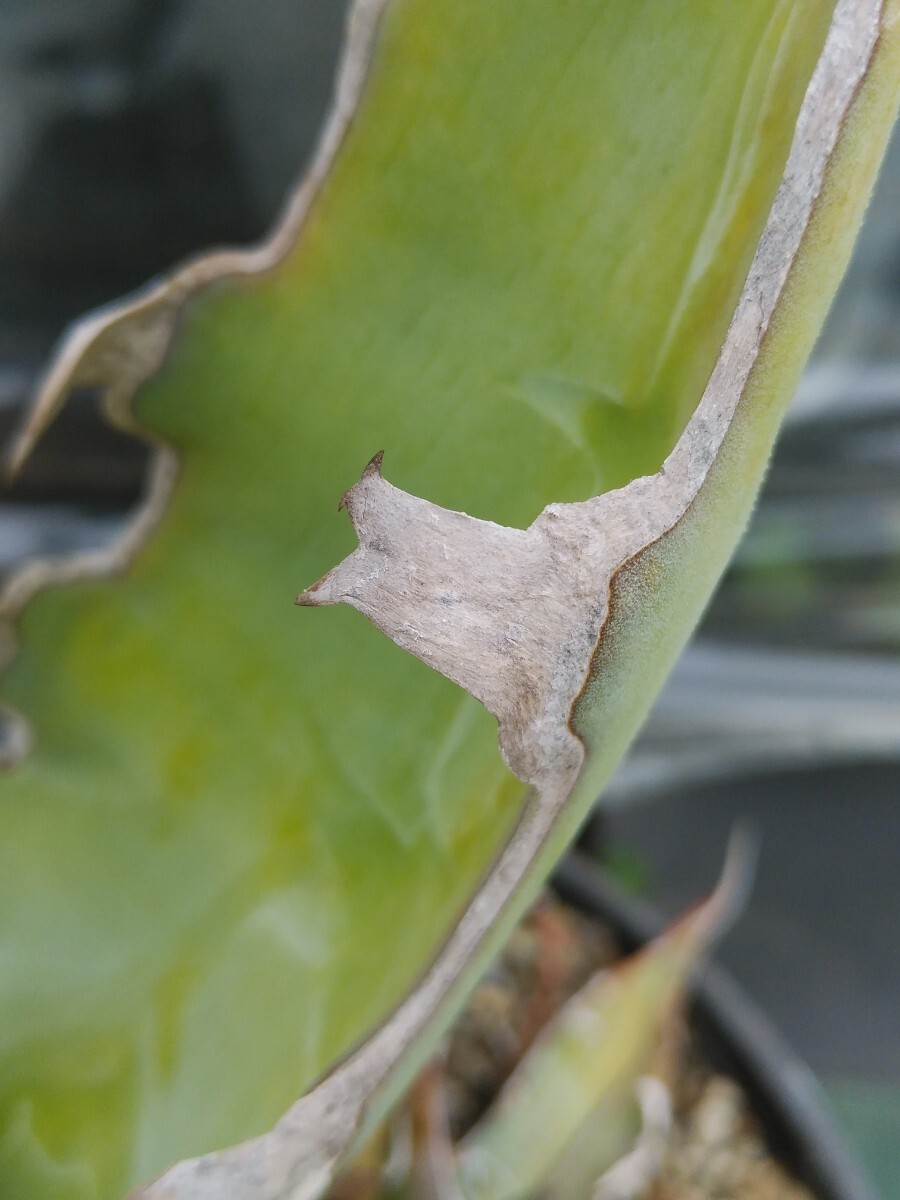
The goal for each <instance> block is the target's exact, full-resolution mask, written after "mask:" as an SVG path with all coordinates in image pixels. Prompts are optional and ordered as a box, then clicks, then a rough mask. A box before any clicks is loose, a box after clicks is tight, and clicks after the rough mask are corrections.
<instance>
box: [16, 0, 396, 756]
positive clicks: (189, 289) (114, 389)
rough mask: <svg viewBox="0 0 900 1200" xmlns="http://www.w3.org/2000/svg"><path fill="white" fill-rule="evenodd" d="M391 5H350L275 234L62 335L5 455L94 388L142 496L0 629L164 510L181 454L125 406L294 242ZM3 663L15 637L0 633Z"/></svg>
mask: <svg viewBox="0 0 900 1200" xmlns="http://www.w3.org/2000/svg"><path fill="white" fill-rule="evenodd" d="M388 3H389V0H355V2H354V4H353V6H352V8H351V10H350V13H349V15H348V18H347V31H346V35H345V39H344V50H343V53H342V57H341V62H340V66H339V68H338V73H337V81H336V85H335V95H334V99H333V102H332V106H331V110H330V112H329V115H328V118H327V120H326V122H325V126H324V128H323V131H322V135H321V137H320V140H319V144H318V147H317V149H316V152H315V154H314V156H313V160H312V163H311V165H310V167H309V170H308V172H307V174H306V175H305V177H304V178H303V180H302V181H301V183H300V185H299V187H298V188H297V190H296V192H295V193H294V194H293V195H292V196H291V197H290V199H289V200H288V203H287V205H286V208H285V211H284V213H283V215H282V217H281V218H280V220H279V222H278V224H277V226H276V227H275V229H274V230H273V232H272V233H271V234H270V235H269V236H267V237H266V238H265V239H264V240H263V241H262V242H261V243H260V244H259V245H258V246H254V247H250V248H247V249H225V250H216V251H213V252H212V253H209V254H202V255H199V256H197V257H196V258H193V259H191V260H189V261H188V262H187V263H185V264H184V265H183V266H181V267H179V268H178V269H177V270H175V271H173V272H172V273H171V274H169V275H167V276H164V277H163V278H161V279H160V280H157V281H155V282H152V283H150V284H149V285H148V286H147V287H145V288H142V289H141V290H140V291H138V292H137V293H136V294H134V295H133V296H131V297H129V298H126V299H125V300H122V301H118V302H116V303H113V304H110V305H107V306H105V307H103V308H101V309H98V310H97V311H95V312H93V313H89V314H88V315H87V316H85V317H82V318H81V319H80V320H78V321H77V322H76V323H75V324H74V325H73V326H72V327H71V328H70V329H69V330H68V331H67V332H66V333H65V334H64V335H63V338H62V341H61V343H60V345H59V347H58V348H57V350H56V352H55V354H54V356H53V358H52V360H51V363H50V366H49V368H48V369H47V371H46V373H45V374H44V376H43V378H42V380H41V382H40V384H39V385H38V388H37V391H36V393H35V396H34V398H33V400H32V403H31V405H30V407H29V410H28V412H27V413H26V414H25V418H24V420H23V422H22V425H21V427H20V428H19V430H18V431H17V433H16V436H15V438H14V439H13V441H12V443H11V445H10V447H9V449H8V452H7V454H6V471H7V474H8V476H10V477H12V478H14V477H15V476H16V475H17V474H18V472H19V471H20V470H21V469H22V468H23V466H24V465H25V463H26V462H27V460H28V458H29V457H30V455H31V453H32V452H33V450H34V447H35V446H36V444H37V442H38V441H39V440H40V438H41V436H42V435H43V433H44V431H45V430H46V429H47V427H48V426H49V425H50V424H51V423H52V421H53V420H54V418H55V417H56V416H57V414H58V413H59V412H60V410H61V409H62V407H63V406H64V405H65V403H66V400H67V399H68V397H69V396H70V395H71V393H72V392H73V391H74V390H76V389H78V388H94V389H97V390H98V392H99V396H100V403H101V406H102V409H103V412H104V414H105V415H106V417H107V419H108V420H109V421H110V422H111V424H113V425H115V426H117V427H118V428H120V429H122V430H124V431H125V432H126V433H129V434H132V435H134V436H136V437H138V438H140V439H141V440H143V441H146V442H148V443H149V444H150V445H151V447H152V448H153V451H154V453H153V460H152V463H151V466H150V469H149V472H148V478H147V482H146V486H145V495H144V499H143V501H142V503H141V505H140V507H139V509H138V510H137V511H136V513H135V515H134V517H133V518H132V520H131V521H130V522H129V524H128V526H127V528H126V529H125V531H124V532H123V534H122V536H121V537H120V538H118V539H117V540H116V541H115V542H114V543H113V544H112V545H111V546H109V547H108V548H106V549H103V550H101V551H92V552H87V553H79V554H73V555H69V556H66V557H60V558H47V559H39V560H36V561H33V562H30V563H28V564H26V565H25V566H24V567H23V568H22V569H21V570H20V571H18V572H16V573H15V574H14V575H12V576H11V577H10V579H9V580H8V581H7V583H6V585H5V587H4V589H3V591H2V593H0V622H2V623H3V624H5V625H9V624H10V623H12V622H13V621H15V619H16V617H18V615H19V614H20V613H21V612H22V610H23V609H24V608H25V606H26V605H27V604H28V603H29V601H30V600H31V599H32V598H33V597H34V596H35V595H36V594H37V593H38V592H39V591H43V590H44V589H45V588H47V587H54V586H56V585H59V584H65V583H70V582H74V581H76V580H81V579H94V578H101V577H104V576H111V575H116V574H118V573H120V572H122V571H124V570H126V569H127V567H128V565H129V563H131V562H132V560H133V559H134V557H135V556H136V555H137V554H138V553H139V552H140V550H141V547H142V546H143V545H144V543H145V542H146V540H147V538H148V537H150V535H151V534H152V532H153V530H154V529H155V527H156V525H157V524H158V523H159V520H160V518H161V517H162V515H163V513H164V512H165V510H166V507H167V505H168V502H169V498H170V497H171V495H172V491H173V488H174V486H175V481H176V479H177V475H178V455H177V453H176V451H175V449H174V448H173V447H171V446H169V445H167V444H166V443H165V442H163V441H162V440H161V439H160V438H159V436H158V435H156V434H155V433H154V432H153V431H152V430H150V429H148V428H147V427H146V426H145V425H144V424H143V423H142V422H141V421H139V420H138V418H137V417H136V415H135V414H134V412H133V410H132V408H131V404H132V401H133V399H134V396H135V394H136V392H137V391H138V389H139V388H140V387H141V386H142V384H144V383H146V382H147V381H148V380H149V379H151V378H152V377H153V376H154V375H155V374H156V373H157V372H158V371H159V370H160V369H161V368H162V366H163V364H164V363H165V360H166V357H167V355H168V352H169V349H170V347H171V345H172V341H173V339H174V337H175V336H176V333H177V328H178V320H179V315H180V313H181V310H182V309H183V307H184V305H185V304H186V303H187V301H188V300H190V299H191V297H193V296H195V295H196V294H197V293H198V292H200V291H202V290H203V289H204V288H206V287H209V286H210V285H213V284H218V283H221V282H222V281H223V280H226V279H235V278H239V277H258V276H261V275H265V274H266V273H267V272H268V271H271V270H272V269H274V268H275V267H276V266H277V265H278V264H279V263H280V262H281V261H282V260H283V259H284V258H285V257H286V256H287V255H288V254H289V253H290V252H291V250H292V249H293V248H294V247H295V245H296V244H297V242H298V240H299V238H300V236H301V233H302V230H303V225H304V222H305V220H306V217H307V214H308V213H309V210H310V208H311V207H312V204H313V202H314V201H315V198H316V196H317V194H318V192H319V190H320V188H321V187H322V185H323V183H324V182H325V180H326V179H327V178H328V175H329V172H330V170H331V166H332V163H333V162H334V160H335V157H336V156H337V154H338V152H339V150H340V148H341V145H342V143H343V141H344V137H345V135H346V133H347V131H348V129H349V127H350V125H351V122H352V121H353V118H354V115H355V113H356V111H357V109H358V107H359V104H360V101H361V98H362V95H363V91H364V89H365V84H366V80H367V78H368V73H369V66H370V64H371V62H372V58H373V53H374V48H375V43H376V40H377V37H378V29H379V25H380V21H381V17H382V14H383V12H384V10H385V9H386V7H387V5H388ZM5 643H6V645H7V647H8V648H7V659H6V661H8V658H9V655H10V653H11V652H12V651H13V650H14V639H13V638H12V637H10V636H9V634H8V633H7V634H6V637H5ZM11 716H12V717H13V719H14V720H15V722H16V725H17V726H18V729H19V732H18V734H17V735H16V737H15V740H14V744H13V745H11V746H10V747H9V752H8V753H7V754H5V755H3V754H0V763H2V765H12V764H13V763H15V762H17V761H18V760H19V759H20V758H21V757H22V756H23V755H24V754H25V753H27V749H28V745H29V739H28V737H27V734H26V726H25V722H24V720H23V719H22V718H21V717H19V716H18V715H16V714H11Z"/></svg>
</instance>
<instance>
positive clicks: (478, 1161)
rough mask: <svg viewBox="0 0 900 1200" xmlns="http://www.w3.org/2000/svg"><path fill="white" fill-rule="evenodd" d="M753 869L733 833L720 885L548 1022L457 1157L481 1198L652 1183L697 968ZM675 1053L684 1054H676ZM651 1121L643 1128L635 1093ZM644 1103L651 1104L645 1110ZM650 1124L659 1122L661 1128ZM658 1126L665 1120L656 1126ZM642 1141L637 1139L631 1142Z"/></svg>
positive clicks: (569, 1196)
mask: <svg viewBox="0 0 900 1200" xmlns="http://www.w3.org/2000/svg"><path fill="white" fill-rule="evenodd" d="M750 873H751V862H750V858H749V857H748V856H747V853H746V850H745V849H744V843H743V842H742V841H740V840H738V839H735V841H734V842H733V845H732V851H731V855H730V858H729V862H728V864H727V865H726V869H725V871H724V872H723V875H722V879H721V881H720V883H719V886H718V887H717V889H716V890H715V892H713V894H712V895H711V896H709V897H708V898H707V899H706V900H705V901H704V903H702V904H700V905H698V906H697V907H696V908H695V909H693V910H692V911H691V912H689V913H688V914H687V915H685V916H683V917H682V918H681V919H680V920H679V921H677V922H676V923H675V924H674V925H672V926H671V927H670V928H669V929H667V930H666V931H664V932H663V933H662V934H660V935H659V937H657V938H655V939H654V940H653V941H652V942H651V943H650V944H649V945H647V946H645V947H644V948H643V949H642V950H641V951H640V952H638V953H636V954H632V955H631V956H630V957H628V958H626V959H625V960H624V961H623V962H621V963H619V964H617V965H616V966H615V967H614V968H613V969H612V970H605V971H600V972H598V973H597V974H596V975H595V976H594V978H593V979H591V980H589V981H588V982H587V983H586V984H585V985H584V987H583V988H581V989H580V990H579V991H578V992H577V993H576V995H574V996H573V997H572V998H571V1000H569V1002H568V1003H567V1004H566V1005H565V1007H564V1008H563V1009H562V1011H561V1012H559V1013H558V1014H557V1015H556V1016H555V1017H554V1018H553V1020H552V1021H551V1022H550V1023H549V1024H548V1025H547V1026H545V1028H544V1029H543V1030H542V1032H541V1034H540V1036H539V1038H538V1040H537V1041H536V1042H535V1044H534V1045H533V1046H532V1047H531V1049H530V1050H529V1051H528V1053H527V1054H526V1055H525V1057H524V1058H523V1059H522V1061H521V1062H520V1063H519V1065H518V1066H517V1068H516V1070H515V1071H514V1072H513V1074H512V1076H511V1077H510V1078H509V1080H508V1081H507V1082H506V1084H505V1085H504V1087H503V1089H502V1091H501V1093H500V1095H499V1096H498V1098H497V1099H496V1100H495V1102H494V1103H493V1105H492V1106H491V1108H490V1109H489V1110H488V1112H487V1114H486V1115H485V1116H484V1117H483V1118H482V1119H481V1121H479V1123H478V1124H477V1125H476V1127H475V1128H474V1129H473V1130H472V1131H471V1132H470V1133H469V1134H468V1135H467V1136H466V1138H465V1140H464V1142H463V1144H462V1147H461V1149H460V1154H459V1162H458V1172H459V1180H460V1190H461V1193H462V1194H463V1195H464V1196H467V1197H472V1198H476V1197H477V1198H479V1200H521V1198H524V1197H528V1196H538V1195H540V1196H548V1197H560V1198H561V1200H581V1198H583V1197H592V1196H595V1195H598V1194H602V1195H606V1194H627V1193H626V1192H625V1191H620V1192H618V1193H615V1192H612V1190H611V1189H610V1191H609V1192H602V1191H601V1192H600V1193H598V1192H597V1186H598V1181H600V1180H601V1178H604V1179H607V1181H608V1182H612V1180H611V1179H608V1177H607V1173H608V1172H610V1171H612V1172H614V1173H615V1175H616V1176H618V1178H619V1179H622V1178H624V1177H628V1178H631V1179H634V1177H635V1176H638V1179H636V1180H635V1186H634V1187H632V1188H631V1189H630V1190H631V1191H632V1192H636V1191H637V1190H638V1186H637V1183H638V1182H639V1181H640V1179H641V1177H643V1182H645V1183H646V1182H649V1180H650V1179H652V1178H653V1177H654V1175H655V1173H656V1169H658V1166H659V1159H660V1157H661V1155H662V1153H663V1152H664V1150H665V1145H666V1138H665V1126H666V1124H667V1114H668V1115H670V1114H671V1098H670V1095H669V1092H668V1085H669V1084H670V1082H671V1079H670V1078H669V1075H670V1074H671V1068H672V1067H673V1065H674V1063H673V1062H672V1061H670V1060H671V1059H672V1057H673V1056H672V1055H671V1054H670V1053H669V1050H670V1046H667V1044H666V1043H667V1042H668V1043H671V1042H672V1039H673V1033H675V1032H677V1030H676V1029H675V1027H674V1026H675V1022H676V1021H677V1018H678V1016H679V1009H680V1007H681V1002H682V1000H683V997H684V990H685V986H686V983H687V980H688V978H689V975H690V972H691V971H692V970H693V969H694V968H695V967H696V965H697V963H698V961H699V960H700V958H701V957H702V956H703V955H705V954H706V953H707V951H708V950H709V948H710V945H711V944H712V942H713V941H714V940H715V939H716V938H717V937H719V936H721V934H722V933H723V932H724V931H725V929H726V927H727V926H728V925H730V924H731V922H732V921H733V920H734V918H735V917H736V916H737V915H738V911H739V909H740V908H741V907H742V906H743V898H744V895H745V893H746V890H747V883H748V881H749V875H750ZM675 1057H677V1056H675ZM639 1097H642V1098H644V1097H646V1100H645V1103H644V1104H643V1105H642V1107H643V1108H644V1110H645V1115H646V1116H647V1117H649V1120H646V1121H645V1124H646V1125H649V1126H650V1128H645V1131H644V1137H643V1139H641V1138H640V1137H638V1134H639V1132H640V1122H639V1112H638V1103H637V1101H638V1098H639ZM648 1110H649V1112H648ZM654 1122H655V1123H656V1128H654V1127H653V1126H654ZM659 1126H662V1128H661V1129H660V1128H659ZM636 1137H638V1141H637V1144H635V1139H636Z"/></svg>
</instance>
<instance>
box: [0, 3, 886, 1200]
mask: <svg viewBox="0 0 900 1200" xmlns="http://www.w3.org/2000/svg"><path fill="white" fill-rule="evenodd" d="M344 10H345V4H344V2H343V0H254V3H253V4H252V5H249V4H247V2H246V0H214V2H213V0H77V2H75V0H3V3H2V5H0V432H2V434H3V435H4V437H5V436H6V435H7V434H8V432H9V430H10V429H12V427H13V426H14V424H15V422H16V421H17V419H18V416H19V413H20V412H21V408H22V405H23V404H24V403H25V401H26V399H27V397H28V395H29V392H30V390H31V388H32V386H33V383H34V381H35V378H36V374H37V372H38V371H39V369H40V367H41V364H42V363H43V362H44V360H45V359H46V356H47V354H48V353H49V351H50V350H51V348H52V345H53V343H54V341H55V340H56V338H57V337H58V335H59V333H60V331H61V330H62V328H63V327H64V326H65V325H66V323H67V322H68V321H70V320H71V319H72V318H73V317H75V316H77V315H78V314H79V313H81V312H82V311H84V310H85V309H87V308H90V307H92V306H95V305H97V304H100V303H103V302H105V301H108V300H110V299H113V298H115V297H117V296H119V295H121V294H122V293H123V292H127V291H128V290H130V289H131V288H134V287H136V286H138V285H139V284H141V283H142V282H144V281H145V280H146V279H147V278H148V277H150V276H152V275H153V274H155V273H157V272H159V271H161V270H164V269H165V268H167V267H170V266H172V265H173V264H175V263H176V262H177V261H178V260H179V259H181V258H183V257H184V256H185V255H187V254H189V253H191V252H192V251H195V250H198V249H202V248H206V247H208V246H210V245H212V244H215V243H246V242H248V241H252V240H254V239H256V238H257V237H260V236H261V235H262V234H263V233H264V232H265V231H266V229H267V228H268V226H269V225H270V223H271V222H272V220H273V219H274V218H275V216H276V215H277V212H278V210H279V208H280V206H281V204H282V201H283V198H284V196H285V195H286V193H287V191H288V189H289V187H290V185H291V183H292V182H293V181H294V180H295V179H296V177H297V175H298V173H299V171H300V170H301V168H302V166H303V164H304V162H305V161H306V160H307V158H308V156H309V154H310V151H311V148H312V145H313V143H314V140H315V137H316V133H317V130H318V128H319V125H320V123H321V120H322V117H323V115H324V112H325V109H326V107H327V103H328V98H329V88H330V83H331V79H332V74H333V70H334V65H335V61H336V56H337V53H338V48H339V44H340V38H341V30H342V25H343V17H344ZM898 200H900V138H895V141H894V145H893V148H892V150H891V152H890V154H889V156H888V160H887V163H886V165H885V169H884V171H883V174H882V178H881V181H880V184H879V186H878V190H877V192H876V195H875V198H874V200H873V203H872V205H871V208H870V211H869V215H868V218H867V221H866V225H865V229H864V231H863V236H862V239H861V241H860V243H859V246H858V249H857V252H856V255H855V258H854V261H853V264H852V267H851V270H850V272H849V274H848V276H847V279H846V281H845V283H844V285H843V287H842V289H841V292H840V294H839V296H838V299H837V301H836V303H835V306H834V309H833V311H832V314H831V317H830V319H829V321H828V324H827V326H826V329H825V332H824V333H823V335H822V338H821V340H820V343H819V346H818V349H817V351H816V354H815V356H814V358H813V361H812V363H811V365H810V367H809V370H808V372H807V374H806V376H805V378H804V381H803V384H802V386H801V388H800V391H799V394H798V395H797V397H796V400H795V402H794V405H793V407H792V409H791V413H790V416H789V419H788V422H787V425H786V428H785V431H784V434H783V436H782V438H781V440H780V442H779V445H778V449H777V453H776V456H775V460H774V463H773V466H772V470H771V473H770V476H769V480H768V483H767V485H766V488H765V492H764V495H763V499H762V502H761V504H760V507H759V509H758V512H757V514H756V517H755V519H754V521H753V524H752V527H751V529H750V531H749V533H748V535H747V538H746V540H745V541H744V543H743V546H742V548H741V551H740V553H739V555H738V557H737V560H736V562H735V563H734V565H733V567H732V569H731V570H730V572H729V574H728V576H727V578H726V579H725V581H724V582H723V584H722V586H721V588H720V589H719V592H718V595H717V596H716V598H715V600H714V602H713V604H712V606H711V608H710V610H709V612H708V614H707V616H706V619H705V621H704V623H703V625H702V628H701V630H700V632H699V634H698V636H697V638H696V640H695V642H694V643H693V645H692V646H691V648H690V649H689V650H688V652H687V653H686V654H685V656H684V658H683V660H682V662H681V664H680V666H679V667H678V669H677V670H676V672H675V675H674V676H673V678H672V680H671V682H670V683H669V685H668V686H667V688H666V690H665V692H664V694H663V696H662V698H661V699H660V701H659V703H658V704H657V706H656V709H655V710H654V713H653V715H652V718H651V720H650V722H649V724H648V726H647V728H646V730H645V732H644V734H643V735H642V737H641V738H640V739H639V741H638V743H637V745H636V747H635V749H634V751H633V753H632V755H631V756H630V758H629V759H628V761H627V762H626V763H625V765H624V766H623V767H622V769H621V770H620V772H619V774H618V776H617V777H616V779H615V781H614V783H613V785H612V787H611V789H610V792H609V796H608V799H609V801H610V802H611V803H613V804H614V808H613V811H612V814H611V815H610V816H609V817H607V818H606V819H605V825H604V831H603V841H604V844H605V846H606V853H607V855H608V857H609V858H610V860H611V861H612V863H613V865H614V867H615V869H616V870H617V872H618V873H619V875H620V877H621V878H623V879H625V880H627V881H629V882H630V884H631V885H632V886H633V887H635V888H638V889H640V890H641V891H642V892H643V893H644V894H645V895H646V896H648V897H649V898H651V899H653V900H654V901H655V902H656V903H657V904H658V905H660V906H661V907H662V908H664V909H665V910H666V911H671V912H674V911H676V910H677V909H679V908H680V907H682V906H683V905H684V904H685V903H686V902H688V901H690V900H691V899H693V898H694V897H696V896H697V894H698V893H699V892H700V891H702V890H703V889H704V888H705V887H707V886H708V885H709V884H710V883H711V882H712V880H713V879H714V877H715V874H716V871H717V869H718V866H719V863H720V860H721V857H722V853H723V848H724V844H725V840H726V836H727V831H728V829H729V827H730V826H731V824H732V823H733V822H734V820H735V819H736V818H737V817H738V816H741V815H745V816H747V815H749V816H750V817H751V818H752V819H753V821H754V822H755V823H756V824H757V825H758V826H759V828H760V830H761V833H762V839H763V840H762V855H761V862H760V869H759V877H758V882H757V886H756V889H755V892H754V896H753V898H752V901H751V904H750V908H749V910H748V912H747V914H746V916H745V917H744V918H743V920H742V921H741V923H740V925H739V926H738V927H737V929H736V930H735V931H734V933H733V934H732V935H731V936H730V937H729V939H728V940H727V942H726V944H725V945H724V947H723V949H722V951H721V955H720V957H721V959H722V961H723V962H724V963H725V964H726V965H727V966H728V967H730V968H731V970H732V971H733V972H734V974H735V975H736V976H737V978H738V979H739V980H740V981H741V982H742V983H743V984H744V985H745V986H746V987H747V989H748V991H749V992H750V993H751V994H752V995H753V996H755V997H756V998H757V999H758V1000H759V1001H760V1002H761V1003H762V1005H763V1006H764V1008H765V1009H766V1011H767V1012H768V1013H769V1015H770V1016H771V1017H772V1019H773V1020H774V1021H775V1023H776V1024H777V1025H778V1026H780V1027H781V1029H782V1030H783V1032H784V1033H786V1034H787V1036H788V1038H789V1039H790V1040H791V1041H792V1042H793V1044H794V1045H795V1046H796V1047H797V1049H798V1050H799V1051H800V1053H801V1054H802V1055H803V1056H804V1057H805V1058H806V1059H807V1060H808V1061H809V1062H810V1064H811V1065H812V1066H813V1068H814V1069H815V1070H816V1072H817V1073H818V1075H819V1077H820V1078H821V1079H822V1081H823V1083H824V1085H825V1087H826V1089H827V1091H828V1093H829V1096H830V1098H831V1100H832V1102H833V1104H834V1105H835V1107H836V1108H837V1110H838V1112H839V1114H840V1116H841V1118H842V1119H843V1121H844V1123H845V1126H846V1128H847V1129H848V1131H849V1133H850V1136H851V1137H852V1138H853V1139H855V1140H856V1142H857V1144H858V1145H859V1147H860V1148H861V1150H862V1152H863V1154H864V1157H865V1158H866V1160H867V1162H868V1164H869V1167H870V1169H871V1172H872V1174H873V1175H874V1176H875V1177H876V1179H877V1180H878V1181H879V1183H880V1184H881V1187H882V1190H883V1192H884V1194H885V1196H886V1197H888V1196H894V1195H900V1137H898V1134H900V869H898V866H900V203H898ZM143 466H144V456H143V453H142V451H141V449H140V448H139V447H138V446H136V445H135V444H133V443H131V442H128V441H126V440H125V439H124V438H122V437H120V436H118V435H116V434H114V433H113V432H111V431H110V430H109V429H107V428H105V427H104V426H103V424H102V422H100V420H99V419H98V418H97V417H96V416H95V414H94V412H93V409H92V406H91V398H90V397H89V396H85V397H81V398H79V399H78V401H77V402H76V403H75V404H74V405H72V406H70V407H69V409H68V410H67V412H66V413H65V414H64V415H63V417H62V418H60V420H59V421H58V423H57V424H56V425H55V426H54V428H53V429H52V430H51V432H50V433H49V434H48V436H47V437H46V439H45V441H44V443H43V444H42V446H41V447H40V449H39V451H38V453H37V454H36V456H35V458H34V460H33V462H32V463H31V464H30V465H29V467H28V469H27V470H26V472H25V474H24V475H23V477H22V479H21V480H20V482H19V483H18V484H17V486H16V488H15V490H14V491H13V492H11V493H8V494H7V496H6V498H5V499H4V500H3V501H2V503H0V571H3V572H6V571H8V570H9V569H10V568H11V567H12V566H13V565H14V564H16V563H18V562H20V561H21V560H22V559H23V558H26V557H31V556H33V555H35V554H44V553H56V552H59V551H61V550H70V549H72V548H75V547H81V546H86V545H96V544H98V543H100V542H102V541H104V540H106V539H108V538H110V537H112V536H114V534H115V533H116V531H117V530H118V528H119V527H120V525H121V523H122V521H123V520H124V518H125V516H126V514H127V513H128V511H129V509H130V507H131V506H132V505H133V504H134V503H135V501H136V499H137V497H138V494H139V491H140V486H141V479H142V472H143Z"/></svg>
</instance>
